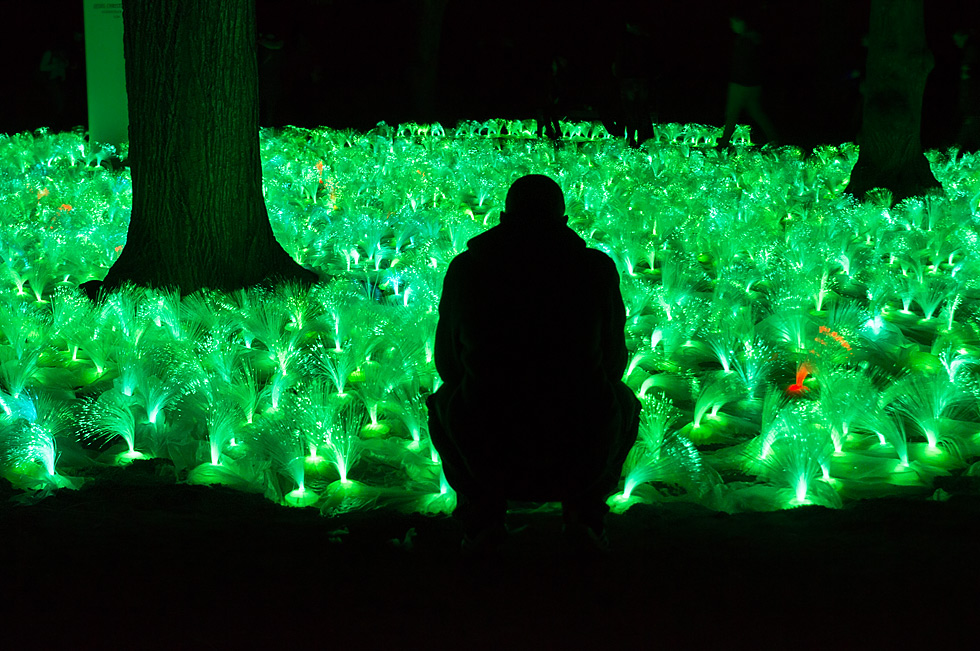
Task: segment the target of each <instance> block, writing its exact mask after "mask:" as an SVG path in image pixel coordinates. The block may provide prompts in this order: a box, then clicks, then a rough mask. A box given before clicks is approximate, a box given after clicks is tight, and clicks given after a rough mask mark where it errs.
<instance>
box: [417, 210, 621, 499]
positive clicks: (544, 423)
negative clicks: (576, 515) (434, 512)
mask: <svg viewBox="0 0 980 651" xmlns="http://www.w3.org/2000/svg"><path fill="white" fill-rule="evenodd" d="M467 247H468V250H467V251H465V252H463V253H461V254H460V255H458V256H457V257H456V258H455V259H454V260H453V261H452V263H451V264H450V265H449V269H448V271H447V273H446V278H445V281H444V284H443V293H442V298H441V300H440V303H439V323H438V327H437V330H436V345H435V362H436V368H437V370H438V371H439V375H440V377H441V378H442V380H443V382H444V384H443V385H442V386H441V387H440V388H439V390H438V391H437V392H436V394H435V395H434V397H433V400H432V401H431V402H430V406H432V407H434V408H435V409H436V410H437V412H438V414H437V416H438V417H439V418H440V419H441V421H442V423H441V424H442V427H443V429H444V430H445V432H444V433H440V438H441V437H445V438H446V439H447V440H442V441H440V440H437V438H436V434H435V432H433V443H434V444H435V445H436V448H437V449H440V448H442V449H446V447H447V446H453V447H454V448H455V451H458V453H459V455H460V456H461V457H462V458H463V460H464V461H465V463H466V465H467V467H468V469H469V471H470V473H472V474H473V475H474V476H475V477H478V478H481V479H483V480H485V481H490V482H497V483H499V484H500V485H502V486H507V487H509V488H508V492H509V493H510V494H511V497H512V499H528V500H543V499H549V500H550V499H561V493H562V492H563V491H565V492H567V490H569V488H570V487H571V486H572V485H573V484H574V483H575V482H576V481H580V480H581V477H582V476H585V475H592V474H595V473H599V472H603V471H604V470H605V469H606V467H607V466H608V465H609V464H610V454H611V453H610V450H611V449H612V448H614V447H615V445H614V442H613V439H614V438H616V437H617V436H618V433H617V432H616V431H613V430H615V429H616V427H617V423H619V422H620V420H621V415H620V411H621V410H622V405H623V402H624V400H632V401H633V402H635V401H636V399H635V398H634V397H633V396H632V394H631V393H629V390H628V389H627V388H626V387H625V385H623V384H622V382H621V378H622V375H623V371H624V370H625V368H626V364H627V350H626V341H625V335H624V331H623V328H624V325H625V321H626V312H625V309H624V307H623V299H622V295H621V293H620V290H619V275H618V273H617V271H616V267H615V265H614V263H613V262H612V260H611V259H610V258H609V257H608V256H606V255H605V254H603V253H601V252H599V251H596V250H594V249H589V248H587V247H586V245H585V242H584V241H583V240H582V239H581V238H580V237H579V236H578V235H576V234H575V233H574V231H572V230H571V229H570V228H568V227H567V226H565V225H563V224H562V225H552V226H548V227H543V228H542V227H528V226H526V225H523V224H521V223H519V222H518V223H512V222H507V223H504V224H501V225H499V226H496V227H494V228H491V229H490V230H489V231H487V232H486V233H483V234H482V235H479V236H477V237H475V238H473V239H471V240H470V241H469V243H468V245H467ZM624 393H628V397H627V398H625V399H624V397H623V395H624ZM637 409H638V408H637ZM620 463H621V462H620ZM616 471H617V472H618V468H617V469H616Z"/></svg>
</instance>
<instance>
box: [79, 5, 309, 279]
mask: <svg viewBox="0 0 980 651" xmlns="http://www.w3.org/2000/svg"><path fill="white" fill-rule="evenodd" d="M123 29H124V37H123V42H124V51H125V56H126V85H127V88H128V93H129V114H130V123H129V136H130V158H129V162H130V168H131V172H132V181H133V211H132V217H131V219H130V224H129V233H128V237H127V242H126V246H125V247H124V248H123V251H122V254H121V255H120V257H119V259H118V260H117V261H116V263H115V264H114V265H113V266H112V268H111V269H110V270H109V273H108V275H107V276H106V277H105V280H104V281H103V283H102V289H104V290H111V289H114V288H116V287H118V286H120V285H121V284H123V283H125V282H132V283H135V284H137V285H142V286H151V287H175V288H178V289H179V290H180V291H181V293H183V294H188V293H192V292H195V291H197V290H199V289H201V288H205V287H207V288H212V289H219V290H232V289H239V288H242V287H247V286H250V285H254V284H258V283H262V282H266V281H274V280H276V279H299V280H302V281H305V282H315V281H316V275H315V274H314V273H313V272H311V271H308V270H306V269H303V268H302V267H301V266H300V265H299V264H297V263H296V262H295V261H294V260H293V259H292V258H291V257H290V256H289V254H287V253H286V252H285V250H283V248H282V246H281V245H280V244H279V242H277V241H276V239H275V237H274V235H273V233H272V227H271V226H270V224H269V217H268V213H267V212H266V207H265V201H264V199H263V196H262V167H261V161H260V159H259V137H258V134H259V96H258V70H257V63H256V33H255V7H254V0H124V2H123ZM86 289H87V290H88V291H89V293H90V294H91V293H93V290H94V291H97V290H98V287H96V288H91V287H87V288H86Z"/></svg>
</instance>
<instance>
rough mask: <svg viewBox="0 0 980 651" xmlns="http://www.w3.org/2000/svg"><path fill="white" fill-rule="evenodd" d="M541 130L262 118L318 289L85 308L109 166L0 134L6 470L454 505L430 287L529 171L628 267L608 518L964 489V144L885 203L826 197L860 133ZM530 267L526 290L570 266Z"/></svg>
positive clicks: (283, 202)
mask: <svg viewBox="0 0 980 651" xmlns="http://www.w3.org/2000/svg"><path fill="white" fill-rule="evenodd" d="M562 126H563V137H562V138H561V139H560V140H559V141H557V143H553V142H551V141H548V140H543V139H538V138H536V137H534V132H535V128H534V125H533V124H532V123H521V122H508V121H503V120H491V121H489V122H487V123H482V124H476V123H464V124H461V125H459V126H457V127H456V128H455V129H443V128H441V127H439V126H438V125H432V126H422V125H402V126H399V127H387V126H384V125H379V127H378V128H377V129H375V130H373V131H371V132H368V133H360V132H350V131H335V130H330V129H326V128H323V129H315V130H308V129H299V128H287V129H285V130H283V131H276V132H273V131H263V132H262V134H261V149H262V156H263V174H264V186H265V197H266V203H267V206H268V208H269V214H270V218H271V220H272V224H273V229H274V231H275V232H276V235H277V237H278V238H279V240H280V242H282V244H283V246H284V247H285V249H286V250H287V251H288V252H290V254H291V255H292V256H293V257H294V258H295V259H296V260H298V261H299V262H300V263H301V264H303V265H305V266H307V267H310V268H314V269H317V270H318V271H319V272H320V273H321V275H322V276H324V277H328V278H330V280H329V281H328V282H323V283H321V284H319V285H317V286H314V287H313V288H312V289H304V288H302V287H298V286H291V285H284V286H280V287H277V288H275V289H274V290H260V289H254V290H247V291H240V292H236V293H231V294H217V293H208V292H203V293H199V294H195V295H192V296H189V297H185V298H183V299H181V298H180V296H179V294H177V293H172V292H164V291H150V290H143V289H138V288H129V289H127V290H124V291H121V292H118V293H116V294H113V295H111V296H110V297H109V298H107V299H106V300H105V301H104V302H103V303H102V304H99V305H93V304H92V303H90V302H89V301H88V299H86V298H85V297H84V295H83V294H82V293H81V292H80V290H79V289H78V285H79V284H80V283H83V282H86V281H88V280H91V279H95V278H101V277H102V276H103V275H104V273H105V272H106V270H107V269H108V268H109V266H110V265H111V264H112V262H113V260H114V259H115V257H116V256H117V255H118V252H119V251H120V250H121V249H122V247H123V246H124V245H125V240H126V227H127V220H128V215H129V209H130V203H131V185H130V179H129V172H128V170H127V169H125V168H122V167H119V166H116V168H115V169H111V166H109V165H103V162H104V160H105V159H107V158H109V157H110V154H111V152H108V151H104V150H98V149H96V150H93V149H92V148H90V147H89V145H88V143H87V141H86V140H85V138H84V137H83V135H81V134H79V133H57V134H52V133H46V132H43V131H41V132H38V133H36V134H26V133H25V134H18V135H11V136H0V224H2V225H0V264H2V266H0V302H2V306H0V408H2V411H0V469H2V474H3V476H4V477H5V478H6V479H7V480H9V481H10V482H11V483H12V484H13V485H14V486H15V487H17V488H20V489H23V490H24V491H26V493H27V494H28V495H32V496H35V497H42V496H44V495H46V494H49V493H50V491H53V490H65V489H73V488H78V487H80V486H82V485H83V484H84V483H85V482H86V481H87V480H88V479H89V478H91V477H92V476H93V475H94V474H96V473H97V472H98V471H99V469H100V468H105V467H107V466H111V465H125V464H129V463H134V462H137V463H142V460H145V459H150V458H155V459H160V460H164V462H166V463H168V464H172V465H173V471H174V475H175V477H176V478H177V480H179V481H182V482H189V483H200V484H216V483H217V484H224V485H227V486H231V487H234V488H237V489H240V490H243V491H249V492H254V493H260V494H263V495H265V496H266V497H268V498H269V499H270V500H273V501H275V502H277V503H281V504H285V505H290V506H301V507H312V508H318V509H320V511H321V512H322V513H324V514H327V515H329V514H334V513H342V512H345V511H351V510H359V509H368V508H374V507H379V506H386V507H393V508H398V509H402V510H405V511H408V512H422V513H437V512H448V511H451V510H452V509H453V507H454V505H455V496H454V494H453V492H452V490H451V488H450V487H449V486H448V485H447V484H446V482H445V479H444V477H443V476H442V473H441V470H440V463H439V458H438V454H437V453H436V451H435V450H434V449H433V448H432V447H431V445H430V443H429V440H428V436H427V431H426V414H425V406H424V397H425V396H426V395H427V394H428V393H429V392H431V391H432V390H433V389H434V388H435V387H436V386H438V382H439V378H438V376H437V374H436V372H435V368H434V365H433V361H432V345H433V339H434V334H435V326H436V320H437V312H436V308H437V305H438V299H439V292H440V289H441V285H442V276H443V273H444V272H445V269H446V267H447V265H448V263H449V261H450V260H451V259H452V258H453V256H454V255H456V254H457V253H459V252H460V251H462V250H464V249H465V247H466V242H467V240H468V239H469V238H471V237H473V236H475V235H477V234H478V233H480V232H482V231H483V230H485V229H487V228H489V227H491V226H493V225H494V224H495V223H496V222H497V220H498V218H499V212H500V209H501V207H502V204H503V199H504V195H505V193H506V190H507V188H508V187H509V185H510V183H511V182H512V181H513V180H514V179H515V178H517V177H519V176H522V175H524V174H528V173H543V174H548V175H551V176H552V177H554V178H555V179H556V180H558V182H559V183H560V185H561V186H562V188H563V189H564V191H565V195H566V203H567V213H568V215H569V225H570V226H571V227H572V228H573V229H574V230H575V231H576V232H578V233H579V234H580V235H581V236H582V237H583V238H584V239H585V240H586V241H587V243H588V244H589V245H590V246H592V247H595V248H597V249H600V250H602V251H605V252H606V253H608V254H609V255H610V256H611V257H612V258H613V259H614V260H615V261H616V264H617V266H618V268H619V270H620V273H621V277H622V292H623V297H624V300H625V303H626V306H627V317H628V318H627V333H626V334H627V341H628V344H629V347H630V351H631V355H632V359H631V361H630V364H629V367H628V370H627V373H626V377H625V381H626V382H627V383H628V384H629V385H630V386H631V387H632V388H633V389H634V390H635V391H636V393H637V395H638V396H639V397H640V399H641V400H642V402H643V405H644V407H643V415H642V421H641V427H640V437H639V440H638V442H637V445H636V447H635V448H634V450H633V451H632V453H631V455H630V457H629V459H628V460H627V464H626V466H625V468H624V470H623V484H622V489H621V491H620V492H619V493H618V494H616V495H614V496H612V497H611V498H610V504H611V505H612V507H613V509H614V510H618V511H622V510H625V509H628V508H629V507H630V506H631V505H632V504H635V503H638V502H641V503H655V502H663V501H677V500H684V501H690V502H694V503H697V504H701V505H703V506H706V507H708V508H711V509H716V510H720V511H726V512H739V511H754V510H775V509H783V508H789V507H792V506H795V505H800V504H818V505H823V506H828V507H837V506H841V505H843V504H844V503H846V502H847V501H848V500H854V499H863V498H873V497H879V496H886V495H912V496H922V497H929V496H934V497H941V491H936V486H935V483H936V479H937V478H938V477H950V476H973V475H980V409H978V398H980V382H978V380H980V310H978V306H980V242H978V241H977V235H976V232H977V226H978V221H980V156H978V155H975V154H960V153H958V152H956V151H949V152H929V153H928V154H927V156H928V158H929V160H930V162H931V164H932V169H933V172H934V173H935V175H936V177H937V178H938V179H939V180H940V181H941V183H942V185H943V189H944V191H945V192H944V194H942V195H936V196H931V197H925V198H918V199H910V200H907V201H905V202H902V203H900V204H898V205H896V206H893V207H890V206H889V204H890V197H889V196H888V195H887V193H886V192H880V193H878V194H877V195H876V196H874V197H873V198H872V199H871V200H869V201H867V202H860V201H857V200H855V199H854V198H853V197H850V196H848V195H845V194H843V189H844V188H845V186H846V184H847V180H848V177H849V174H850V170H851V168H852V166H853V165H854V163H855V161H856V159H857V148H856V147H855V146H854V145H852V144H844V145H841V146H824V147H820V148H818V149H816V150H815V151H813V152H812V153H811V152H802V151H800V150H799V149H797V148H794V147H782V148H778V149H768V148H758V147H754V146H749V143H748V141H747V138H748V132H747V131H745V130H740V131H739V132H738V137H737V138H736V143H735V148H734V151H731V152H726V153H718V152H717V151H716V150H715V149H714V148H713V143H714V140H715V138H716V137H717V136H718V135H719V130H718V129H715V128H713V127H704V126H699V125H676V124H670V125H657V126H656V138H655V139H654V140H651V141H649V142H648V143H646V144H645V145H644V146H643V147H641V148H639V149H633V148H630V147H627V146H626V145H625V143H624V141H623V139H622V138H612V137H610V136H609V134H608V133H606V132H605V130H604V129H603V128H602V127H601V126H597V125H593V124H589V123H580V124H579V123H576V124H563V125H562ZM541 245H542V247H544V246H547V244H546V243H544V242H543V243H542V244H541ZM521 264H523V265H524V266H525V267H526V270H527V282H529V283H537V284H540V285H541V286H542V287H543V291H542V294H541V300H542V301H544V302H547V301H548V300H549V299H548V293H547V291H546V288H547V285H548V284H549V283H560V282H562V279H561V278H555V277H552V276H551V275H550V274H549V270H548V269H547V268H543V267H541V266H540V265H536V264H535V260H533V259H529V260H524V261H521ZM549 307H551V308H552V309H553V310H554V313H555V321H554V327H555V328H556V329H559V328H561V327H562V324H561V322H562V305H559V304H555V305H551V306H549ZM532 364H533V362H532ZM513 372H514V378H515V381H516V380H518V379H520V378H526V377H528V376H531V377H534V378H536V381H539V382H555V381H559V380H558V379H556V378H554V377H551V376H550V375H549V372H548V369H547V368H534V367H533V365H532V366H531V367H529V368H515V369H513ZM520 453H521V451H520V450H519V449H501V450H500V463H507V459H508V458H510V457H512V456H513V455H518V454H520Z"/></svg>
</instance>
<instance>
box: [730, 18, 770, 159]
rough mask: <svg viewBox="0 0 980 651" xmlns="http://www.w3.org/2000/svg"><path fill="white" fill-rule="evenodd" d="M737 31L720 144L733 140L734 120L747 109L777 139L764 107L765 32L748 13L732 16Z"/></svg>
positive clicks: (765, 131) (767, 137)
mask: <svg viewBox="0 0 980 651" xmlns="http://www.w3.org/2000/svg"><path fill="white" fill-rule="evenodd" d="M731 27H732V31H733V32H735V46H734V48H733V49H732V58H731V71H730V73H729V76H728V100H727V102H726V104H725V129H724V131H723V132H722V135H721V138H720V139H719V140H718V147H719V148H724V147H728V145H729V144H731V140H732V134H734V133H735V123H736V122H737V121H738V119H739V118H740V117H741V116H742V113H747V114H748V116H749V117H750V118H752V119H753V120H754V121H755V123H756V124H757V125H758V126H759V127H760V128H761V129H762V132H763V133H764V134H765V137H766V140H767V141H769V142H775V141H776V129H775V127H774V126H773V124H772V122H771V121H770V120H769V116H768V115H766V113H765V111H763V110H762V84H763V81H764V64H763V41H762V33H761V32H760V31H759V29H758V25H757V24H756V21H755V20H753V19H751V18H749V17H747V15H735V16H732V17H731Z"/></svg>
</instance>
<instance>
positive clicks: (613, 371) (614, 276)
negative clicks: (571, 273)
mask: <svg viewBox="0 0 980 651" xmlns="http://www.w3.org/2000/svg"><path fill="white" fill-rule="evenodd" d="M603 271H604V272H605V275H606V284H607V287H608V289H607V295H608V296H609V300H608V302H607V305H608V308H607V309H608V314H607V316H606V318H605V324H606V325H605V332H603V333H602V336H603V343H602V352H603V355H602V366H603V369H604V370H605V372H606V377H607V378H609V381H610V382H619V381H620V380H622V379H623V373H625V372H626V365H627V364H628V363H629V351H627V349H626V306H625V304H624V303H623V293H622V291H621V290H620V288H619V273H618V272H617V271H616V266H615V263H613V261H612V260H609V261H608V264H607V265H606V268H605V269H604V270H603Z"/></svg>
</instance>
